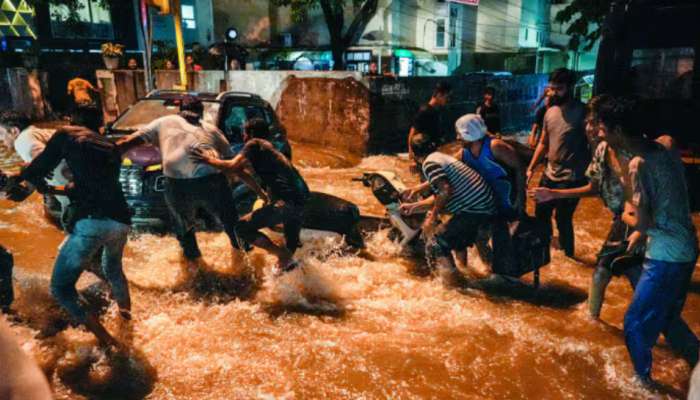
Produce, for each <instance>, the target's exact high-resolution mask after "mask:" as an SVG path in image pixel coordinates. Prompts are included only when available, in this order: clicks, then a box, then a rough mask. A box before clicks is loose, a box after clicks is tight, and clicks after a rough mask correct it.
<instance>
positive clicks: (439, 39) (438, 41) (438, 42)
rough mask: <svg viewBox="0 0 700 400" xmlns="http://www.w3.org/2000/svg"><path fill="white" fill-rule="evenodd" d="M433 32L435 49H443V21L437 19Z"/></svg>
mask: <svg viewBox="0 0 700 400" xmlns="http://www.w3.org/2000/svg"><path fill="white" fill-rule="evenodd" d="M435 23H436V24H437V27H436V28H435V29H436V32H435V47H445V20H444V19H438V20H437V21H436V22H435Z"/></svg>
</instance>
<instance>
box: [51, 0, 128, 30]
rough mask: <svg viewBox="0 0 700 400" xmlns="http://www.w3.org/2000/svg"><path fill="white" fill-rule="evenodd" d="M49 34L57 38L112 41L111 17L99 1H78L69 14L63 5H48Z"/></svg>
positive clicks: (66, 7) (68, 10)
mask: <svg viewBox="0 0 700 400" xmlns="http://www.w3.org/2000/svg"><path fill="white" fill-rule="evenodd" d="M49 14H50V18H51V32H52V33H53V36H54V37H57V38H86V39H113V38H114V30H113V28H112V16H111V14H110V12H109V9H108V8H106V7H104V6H103V5H102V2H101V1H100V0H78V8H77V9H76V10H75V11H74V12H71V11H70V9H69V8H68V6H66V5H63V4H50V5H49Z"/></svg>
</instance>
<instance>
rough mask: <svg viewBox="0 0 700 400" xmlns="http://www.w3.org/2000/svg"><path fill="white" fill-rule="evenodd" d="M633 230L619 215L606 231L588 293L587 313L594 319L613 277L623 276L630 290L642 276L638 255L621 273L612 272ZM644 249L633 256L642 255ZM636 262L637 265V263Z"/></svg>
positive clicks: (623, 252)
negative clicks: (632, 263)
mask: <svg viewBox="0 0 700 400" xmlns="http://www.w3.org/2000/svg"><path fill="white" fill-rule="evenodd" d="M632 231H633V229H632V228H630V227H629V226H627V224H625V223H624V222H622V219H621V217H620V216H619V215H615V216H614V217H613V221H612V225H611V226H610V230H609V231H608V235H607V237H606V239H605V242H604V243H603V247H602V248H601V249H600V251H599V252H598V256H597V260H596V267H595V271H594V272H593V279H592V281H591V287H590V289H589V293H588V311H589V312H590V314H591V316H592V317H594V318H598V317H600V309H601V308H602V307H603V301H604V299H605V291H606V289H607V287H608V284H609V283H610V280H611V279H612V277H613V275H618V274H624V275H625V276H626V277H627V279H628V280H629V282H630V285H632V289H634V288H635V287H636V286H637V281H638V280H639V276H640V275H641V274H642V261H643V258H642V256H641V255H640V256H639V259H638V260H636V259H635V260H634V263H635V265H632V266H630V267H628V268H625V269H624V270H623V271H615V272H614V271H613V270H612V264H613V261H614V260H615V259H616V258H617V257H619V256H622V255H625V254H626V249H627V245H628V242H627V237H628V236H629V235H630V233H632ZM643 253H644V249H643V248H642V249H640V250H639V252H637V251H635V254H643ZM637 261H638V263H637Z"/></svg>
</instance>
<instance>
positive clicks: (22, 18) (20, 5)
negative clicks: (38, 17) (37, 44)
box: [0, 0, 36, 39]
mask: <svg viewBox="0 0 700 400" xmlns="http://www.w3.org/2000/svg"><path fill="white" fill-rule="evenodd" d="M33 20H34V9H33V8H32V7H30V6H29V4H27V2H26V1H25V0H21V1H17V0H15V1H14V2H13V1H12V0H0V37H3V36H29V37H31V38H34V39H36V34H35V33H34V30H33V29H32V23H33Z"/></svg>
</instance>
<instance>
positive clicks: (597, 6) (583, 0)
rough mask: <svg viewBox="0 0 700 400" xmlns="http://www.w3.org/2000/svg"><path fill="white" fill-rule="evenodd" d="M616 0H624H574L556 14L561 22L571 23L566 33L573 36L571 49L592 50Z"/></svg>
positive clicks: (622, 1)
mask: <svg viewBox="0 0 700 400" xmlns="http://www.w3.org/2000/svg"><path fill="white" fill-rule="evenodd" d="M616 1H618V2H621V3H624V2H626V1H624V0H573V1H572V2H571V3H570V4H569V5H567V6H566V7H564V8H563V9H562V10H560V11H559V12H558V13H557V15H556V16H555V21H557V22H559V23H571V25H569V27H568V28H567V29H566V34H568V35H570V36H571V39H569V48H570V49H571V50H579V49H580V48H581V47H583V49H584V50H587V51H588V50H590V49H591V48H592V47H593V45H595V43H596V41H597V40H598V39H599V38H600V35H601V33H602V27H603V21H604V20H605V17H606V16H607V15H608V13H609V12H610V9H611V6H612V5H613V3H615V2H616Z"/></svg>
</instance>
